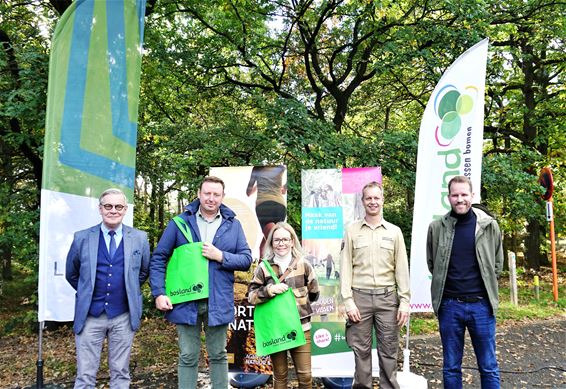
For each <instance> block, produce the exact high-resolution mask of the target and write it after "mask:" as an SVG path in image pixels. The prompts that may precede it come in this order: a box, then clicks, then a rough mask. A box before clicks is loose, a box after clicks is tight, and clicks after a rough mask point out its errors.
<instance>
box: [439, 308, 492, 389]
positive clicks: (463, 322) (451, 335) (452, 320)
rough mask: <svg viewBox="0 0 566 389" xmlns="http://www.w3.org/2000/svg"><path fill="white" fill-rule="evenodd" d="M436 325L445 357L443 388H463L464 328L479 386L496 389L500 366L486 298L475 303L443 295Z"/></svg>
mask: <svg viewBox="0 0 566 389" xmlns="http://www.w3.org/2000/svg"><path fill="white" fill-rule="evenodd" d="M438 324H439V330H440V338H441V340H442V349H443V356H444V367H443V369H442V374H443V377H444V387H445V388H447V389H461V388H462V355H463V354H464V335H465V332H466V328H467V329H468V331H469V333H470V338H471V339H472V346H473V348H474V352H475V354H476V360H477V362H478V369H479V371H480V377H481V387H482V389H494V388H495V389H499V368H498V367H497V359H496V355H495V315H494V314H493V311H492V308H491V304H490V303H489V300H488V299H487V298H484V299H482V300H480V301H478V302H475V303H466V302H460V301H458V300H457V299H455V298H443V299H442V302H441V304H440V309H439V311H438Z"/></svg>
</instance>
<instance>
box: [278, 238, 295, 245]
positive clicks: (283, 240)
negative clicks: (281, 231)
mask: <svg viewBox="0 0 566 389" xmlns="http://www.w3.org/2000/svg"><path fill="white" fill-rule="evenodd" d="M292 241H293V238H273V244H276V245H277V244H279V243H285V244H288V243H291V242H292Z"/></svg>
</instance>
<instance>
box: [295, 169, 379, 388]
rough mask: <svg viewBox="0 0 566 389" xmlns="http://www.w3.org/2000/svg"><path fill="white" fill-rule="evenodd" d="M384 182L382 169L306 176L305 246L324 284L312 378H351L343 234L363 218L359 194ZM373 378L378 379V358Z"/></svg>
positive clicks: (314, 320)
mask: <svg viewBox="0 0 566 389" xmlns="http://www.w3.org/2000/svg"><path fill="white" fill-rule="evenodd" d="M371 181H377V182H381V168H379V167H368V168H344V169H316V170H303V171H302V174H301V185H302V196H301V197H302V200H301V201H302V212H301V214H302V221H301V224H302V239H303V240H302V244H303V250H304V252H305V255H306V258H307V259H308V260H309V261H310V263H311V264H312V265H313V267H314V269H315V272H316V274H317V278H318V281H319V284H320V291H321V293H320V297H319V299H318V301H317V302H315V303H314V304H313V310H314V313H315V315H314V316H313V317H312V329H311V338H312V346H311V347H312V373H313V376H315V377H352V376H353V374H354V355H353V353H352V351H351V349H350V348H349V347H348V345H347V344H346V337H345V323H346V314H345V311H344V307H343V305H342V303H341V298H340V251H341V249H342V239H343V234H344V228H345V227H346V226H347V225H348V224H349V223H351V222H353V221H354V220H357V219H361V218H363V217H364V216H365V213H364V208H363V205H362V201H361V192H362V188H363V187H364V185H365V184H367V183H368V182H371ZM372 358H373V361H374V365H373V371H372V374H373V375H374V376H377V375H378V372H379V370H378V366H377V354H376V351H375V349H374V350H373V351H372Z"/></svg>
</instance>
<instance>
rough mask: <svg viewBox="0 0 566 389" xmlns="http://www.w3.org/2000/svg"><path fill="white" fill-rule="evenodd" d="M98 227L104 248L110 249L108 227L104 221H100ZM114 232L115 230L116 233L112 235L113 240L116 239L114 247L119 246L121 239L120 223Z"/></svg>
mask: <svg viewBox="0 0 566 389" xmlns="http://www.w3.org/2000/svg"><path fill="white" fill-rule="evenodd" d="M100 229H101V230H102V235H103V236H104V242H106V248H107V249H110V235H109V234H108V232H109V231H110V229H109V228H108V227H106V225H105V224H104V223H100ZM114 232H116V235H114V240H115V241H116V247H118V246H120V242H121V241H122V224H120V225H119V226H118V228H116V229H115V230H114Z"/></svg>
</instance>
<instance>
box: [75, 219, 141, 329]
mask: <svg viewBox="0 0 566 389" xmlns="http://www.w3.org/2000/svg"><path fill="white" fill-rule="evenodd" d="M99 238H100V224H97V225H95V226H92V227H90V228H87V229H86V230H82V231H77V232H75V235H74V237H73V243H71V248H70V249H69V254H67V264H66V272H65V278H66V279H67V281H68V282H69V284H71V286H72V287H73V288H74V289H75V290H76V292H77V293H76V295H75V322H74V325H73V331H74V332H75V334H78V333H80V332H81V331H82V329H83V327H84V325H85V322H86V318H87V315H88V310H89V308H90V304H91V301H92V294H93V291H94V282H95V280H96V262H97V256H98V240H99ZM122 243H123V245H124V278H125V284H126V295H127V298H128V308H129V312H130V325H131V326H132V330H134V331H135V330H137V329H138V328H139V326H140V319H141V314H142V300H143V299H142V293H141V285H142V284H143V283H144V282H145V280H146V279H147V277H148V275H149V258H150V255H149V242H148V240H147V233H145V232H144V231H140V230H137V229H135V228H132V227H128V226H126V225H123V224H122Z"/></svg>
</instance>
